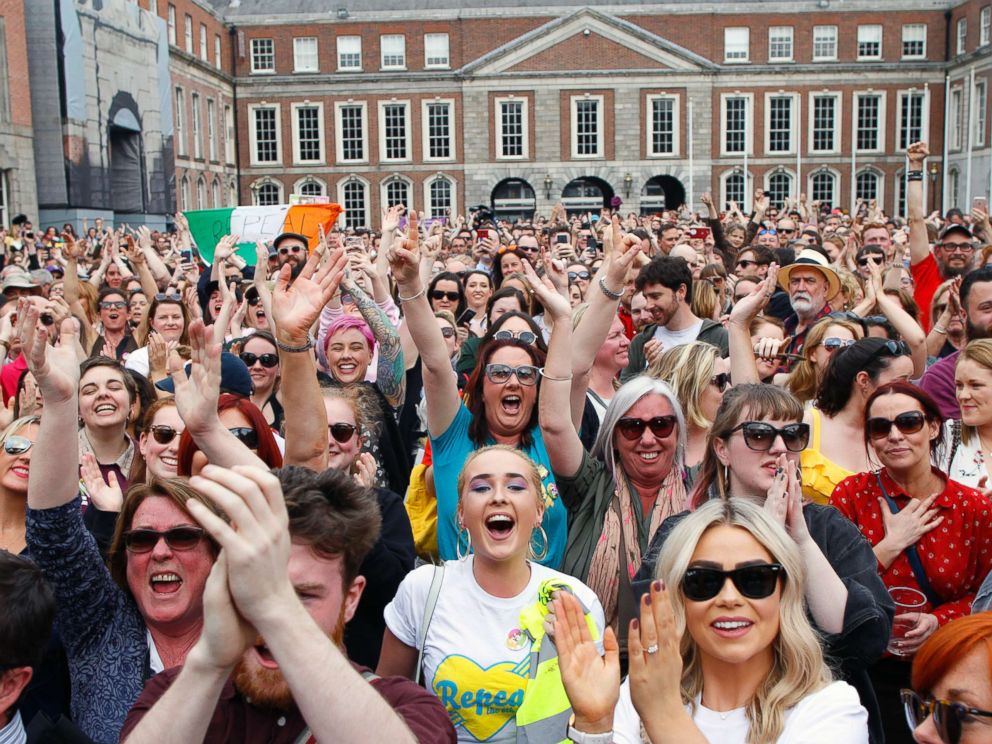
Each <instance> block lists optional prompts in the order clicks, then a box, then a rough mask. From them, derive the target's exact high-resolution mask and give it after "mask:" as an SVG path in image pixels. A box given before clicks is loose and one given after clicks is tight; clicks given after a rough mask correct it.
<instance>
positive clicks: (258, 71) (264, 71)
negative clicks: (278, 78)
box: [248, 37, 276, 75]
mask: <svg viewBox="0 0 992 744" xmlns="http://www.w3.org/2000/svg"><path fill="white" fill-rule="evenodd" d="M263 41H267V42H268V43H269V44H270V45H271V46H272V51H271V55H272V67H271V68H269V67H257V66H256V65H255V62H256V61H257V56H260V55H257V54H256V52H255V44H257V43H258V44H260V43H261V42H263ZM248 47H249V58H250V60H251V74H252V75H275V74H276V42H275V40H274V39H270V38H268V37H265V38H261V37H259V38H255V39H252V40H251V41H250V43H249V45H248Z"/></svg>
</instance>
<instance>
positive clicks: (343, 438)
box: [327, 423, 358, 444]
mask: <svg viewBox="0 0 992 744" xmlns="http://www.w3.org/2000/svg"><path fill="white" fill-rule="evenodd" d="M357 430H358V427H357V426H355V425H354V424H344V423H340V424H328V425H327V431H329V432H330V434H331V436H332V437H334V441H335V442H338V443H340V444H344V443H345V442H348V441H350V440H351V438H352V437H353V436H355V432H356V431H357Z"/></svg>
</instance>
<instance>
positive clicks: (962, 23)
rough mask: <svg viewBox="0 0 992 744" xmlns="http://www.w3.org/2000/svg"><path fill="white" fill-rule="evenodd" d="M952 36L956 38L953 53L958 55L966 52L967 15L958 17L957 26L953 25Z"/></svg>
mask: <svg viewBox="0 0 992 744" xmlns="http://www.w3.org/2000/svg"><path fill="white" fill-rule="evenodd" d="M954 38H955V39H956V41H955V44H954V49H955V53H956V54H957V55H958V56H961V55H962V54H966V53H967V52H968V18H967V16H965V17H963V18H958V23H957V26H955V33H954Z"/></svg>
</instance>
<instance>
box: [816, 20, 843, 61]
mask: <svg viewBox="0 0 992 744" xmlns="http://www.w3.org/2000/svg"><path fill="white" fill-rule="evenodd" d="M826 29H830V33H829V35H830V36H832V37H833V53H832V54H829V55H823V54H820V55H818V54H817V53H816V35H817V32H820V31H825V30H826ZM836 59H837V27H836V26H813V61H814V62H833V61H836Z"/></svg>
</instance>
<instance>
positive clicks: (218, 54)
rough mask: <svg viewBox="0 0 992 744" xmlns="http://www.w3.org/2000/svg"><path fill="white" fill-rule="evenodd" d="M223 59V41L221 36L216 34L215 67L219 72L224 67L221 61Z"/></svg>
mask: <svg viewBox="0 0 992 744" xmlns="http://www.w3.org/2000/svg"><path fill="white" fill-rule="evenodd" d="M220 58H221V41H220V34H214V67H216V68H217V69H218V70H219V69H221V67H222V66H223V65H222V64H221V61H220Z"/></svg>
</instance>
